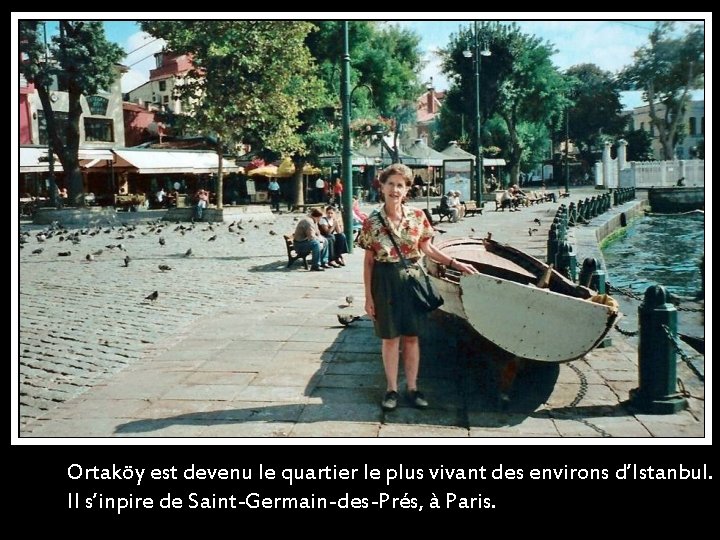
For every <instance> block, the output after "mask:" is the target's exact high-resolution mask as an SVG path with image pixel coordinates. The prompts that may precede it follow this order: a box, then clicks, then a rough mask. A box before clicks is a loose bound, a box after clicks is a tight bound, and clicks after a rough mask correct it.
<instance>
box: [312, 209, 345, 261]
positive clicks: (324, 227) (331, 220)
mask: <svg viewBox="0 0 720 540" xmlns="http://www.w3.org/2000/svg"><path fill="white" fill-rule="evenodd" d="M318 227H319V229H320V233H321V234H322V235H323V236H324V237H325V238H327V239H328V249H329V250H330V251H331V252H330V254H329V256H328V257H329V259H330V263H329V264H330V266H333V267H337V266H338V265H339V266H345V260H344V259H343V255H344V254H345V253H347V252H348V245H347V237H346V236H345V229H344V225H343V221H342V214H341V213H340V212H339V211H337V210H336V209H335V207H334V206H328V207H327V208H325V216H324V217H322V218H320V223H318Z"/></svg>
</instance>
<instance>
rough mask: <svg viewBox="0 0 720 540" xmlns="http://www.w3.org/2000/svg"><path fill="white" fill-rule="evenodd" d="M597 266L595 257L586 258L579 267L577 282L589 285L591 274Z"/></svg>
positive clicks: (585, 285) (584, 285)
mask: <svg viewBox="0 0 720 540" xmlns="http://www.w3.org/2000/svg"><path fill="white" fill-rule="evenodd" d="M597 267H598V262H597V259H595V258H594V257H588V258H586V259H585V260H584V261H583V263H582V268H581V269H580V277H579V278H578V283H579V284H580V285H582V286H583V287H590V284H591V283H592V276H593V274H594V273H595V271H596V270H597ZM598 292H600V291H598Z"/></svg>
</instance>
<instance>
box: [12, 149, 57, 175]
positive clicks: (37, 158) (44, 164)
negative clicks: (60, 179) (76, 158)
mask: <svg viewBox="0 0 720 540" xmlns="http://www.w3.org/2000/svg"><path fill="white" fill-rule="evenodd" d="M53 155H54V154H53ZM49 170H50V164H49V163H48V149H47V147H45V148H43V147H25V148H22V147H21V148H20V172H21V173H31V172H48V171H49ZM53 170H54V171H56V172H59V171H62V170H63V168H62V164H61V163H60V160H59V159H58V158H57V156H55V163H54V164H53Z"/></svg>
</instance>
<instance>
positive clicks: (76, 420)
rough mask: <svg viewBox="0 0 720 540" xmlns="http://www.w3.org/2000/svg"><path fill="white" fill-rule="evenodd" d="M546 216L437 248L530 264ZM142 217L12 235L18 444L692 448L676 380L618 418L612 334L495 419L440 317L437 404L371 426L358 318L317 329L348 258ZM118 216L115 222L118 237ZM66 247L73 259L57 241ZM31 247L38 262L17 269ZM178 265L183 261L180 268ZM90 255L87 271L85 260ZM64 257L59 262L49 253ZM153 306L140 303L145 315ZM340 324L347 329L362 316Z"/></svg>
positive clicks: (371, 353)
mask: <svg viewBox="0 0 720 540" xmlns="http://www.w3.org/2000/svg"><path fill="white" fill-rule="evenodd" d="M413 204H415V205H416V206H422V207H424V206H425V202H424V201H417V202H414V203H413ZM436 204H437V202H436V201H431V202H430V206H434V205H436ZM555 207H556V205H552V204H550V203H546V204H544V205H540V206H534V207H531V208H529V209H524V210H523V211H521V212H519V213H508V212H492V211H490V212H486V214H485V215H483V216H479V217H473V218H467V219H465V220H463V221H461V222H459V223H457V224H446V223H443V224H441V225H439V229H441V230H443V231H445V234H447V235H448V236H463V235H473V236H485V234H486V233H487V232H489V231H490V232H493V238H496V239H498V240H500V241H505V242H511V243H513V244H514V245H516V246H517V247H519V248H521V249H524V250H526V251H527V252H529V253H531V254H533V255H535V256H538V257H539V258H542V257H543V255H544V253H545V240H546V238H547V229H548V227H549V225H550V221H551V218H552V216H553V215H554V211H555ZM368 209H369V208H367V209H366V210H368ZM149 215H152V214H151V213H148V214H145V216H137V215H132V214H130V215H127V217H125V216H123V217H120V216H121V215H120V214H118V223H116V224H114V228H113V227H107V226H104V227H102V228H101V229H100V230H99V231H98V230H97V228H93V229H90V230H88V231H81V230H80V229H73V230H70V231H69V232H68V233H65V232H62V233H60V232H58V231H56V232H55V233H54V235H53V236H52V237H50V238H47V239H46V240H45V241H44V242H39V241H38V238H37V236H36V234H37V233H38V232H40V231H41V230H43V227H40V226H34V225H27V224H23V225H22V227H21V230H23V231H27V232H29V233H30V235H29V236H26V239H27V243H25V244H24V247H23V249H21V250H20V286H19V292H20V295H19V299H20V342H19V347H20V351H19V356H20V429H21V433H22V434H24V435H37V436H112V435H126V436H127V435H131V436H142V435H150V436H158V435H159V436H286V435H292V436H468V435H470V436H511V437H516V436H529V437H536V436H552V437H558V436H560V437H563V436H570V437H576V436H594V437H598V436H621V437H623V436H625V437H647V436H695V437H696V436H702V434H703V432H704V401H703V400H704V385H703V384H702V383H699V382H698V381H697V379H696V378H695V377H694V375H693V374H692V373H690V372H689V371H688V370H687V369H686V367H684V366H683V364H682V363H681V364H680V366H679V371H678V373H679V376H680V377H681V379H682V380H683V382H684V383H685V388H686V390H687V392H688V394H689V395H690V396H692V397H690V402H691V406H690V410H689V411H683V412H682V413H679V414H677V415H672V416H670V417H654V416H651V415H632V414H630V412H629V411H628V410H627V409H626V408H625V407H624V406H623V405H622V403H623V402H624V401H625V400H626V399H627V395H628V391H629V390H630V389H631V388H633V387H635V386H637V382H636V381H637V367H636V357H637V352H636V350H635V347H634V346H633V345H632V344H631V343H630V342H628V341H627V340H626V339H625V338H624V337H623V336H621V335H620V334H618V333H616V332H613V333H612V334H611V336H612V340H613V345H612V346H611V347H609V348H605V349H596V350H595V351H593V352H592V353H590V354H589V355H588V356H587V357H586V358H585V359H582V360H578V361H575V362H572V363H569V364H563V365H560V366H558V365H554V366H550V367H549V368H548V367H538V366H534V367H533V366H530V367H529V368H527V370H526V371H525V372H524V373H521V375H520V376H519V377H518V380H517V382H516V385H515V387H514V390H513V395H512V398H513V401H512V403H511V404H510V406H509V408H507V410H505V411H502V412H498V411H497V403H495V402H494V400H495V399H496V398H497V395H496V393H493V391H492V387H493V381H494V379H495V378H496V377H497V373H496V371H495V369H494V367H493V361H492V359H488V358H486V357H483V354H482V353H481V352H478V351H477V347H474V346H473V344H472V343H470V342H469V341H468V339H467V337H468V333H467V332H466V331H464V330H463V329H462V328H458V327H457V325H456V324H455V322H454V321H452V320H445V318H444V317H443V316H441V315H440V314H438V315H436V316H434V319H433V321H432V322H433V324H430V325H428V328H427V329H426V332H425V333H424V335H423V345H422V352H423V359H422V366H423V368H422V372H421V378H422V384H423V387H424V388H425V389H426V390H428V392H429V393H430V394H431V395H433V396H437V397H438V398H441V399H440V400H441V401H442V403H441V404H440V405H439V406H437V407H435V406H434V407H433V408H432V409H431V410H430V411H425V412H422V413H419V412H418V411H414V410H412V409H409V408H406V407H401V408H400V410H399V411H397V413H396V414H395V413H393V414H392V415H385V414H382V413H381V411H380V410H379V407H378V406H377V399H378V396H379V395H381V393H382V368H381V366H380V365H379V363H378V360H379V342H378V340H377V339H376V338H375V337H374V336H373V333H372V328H371V325H370V324H369V323H368V322H367V321H364V320H363V321H360V322H359V323H357V324H356V325H354V326H353V327H351V328H342V327H339V326H338V325H337V321H336V320H335V316H336V314H337V313H338V310H339V309H340V307H342V306H339V305H338V303H339V302H340V303H342V302H343V300H342V299H343V298H344V297H345V296H346V295H347V294H348V293H349V294H352V295H354V296H355V297H356V298H358V301H360V299H361V298H362V274H361V261H362V255H363V252H362V250H355V252H354V253H353V254H352V255H350V256H348V257H347V260H348V267H347V268H345V269H341V270H332V271H328V272H325V273H323V274H320V273H317V274H316V273H307V272H305V271H303V270H301V269H300V268H299V266H300V263H299V262H296V263H295V266H294V267H293V268H292V269H290V270H287V269H286V264H287V257H286V251H285V246H284V242H283V240H282V234H284V233H289V232H291V231H292V230H293V228H294V224H295V221H296V220H297V219H298V218H299V216H298V215H296V214H283V215H279V216H276V221H275V223H273V224H258V223H253V222H251V221H250V220H249V219H248V220H246V221H245V222H243V223H242V224H241V227H242V229H240V228H238V226H237V225H235V226H229V224H217V225H213V226H212V229H210V227H209V226H208V224H196V225H195V226H194V227H193V228H192V229H186V228H180V227H179V224H176V223H162V224H158V223H157V222H153V223H147V222H141V221H138V219H142V218H143V217H145V218H147V217H148V216H149ZM155 215H157V213H156V214H155ZM130 218H134V222H133V223H127V225H123V224H122V223H121V221H122V220H123V219H126V220H127V219H130ZM535 218H537V219H540V221H541V225H539V226H537V225H533V227H537V228H538V229H539V230H538V231H537V232H536V233H535V234H533V235H532V236H531V235H528V223H535V222H534V219H535ZM182 227H190V224H188V223H185V224H182ZM75 232H78V233H79V234H78V238H79V239H80V242H79V244H76V245H75V244H72V243H71V242H69V241H68V236H69V235H70V234H74V233H75ZM83 232H86V233H87V234H83ZM93 233H96V234H93ZM273 233H275V234H273ZM60 236H63V237H64V238H65V239H64V240H63V241H60ZM161 238H162V239H163V240H164V245H161V243H160V239H161ZM213 238H214V239H213ZM118 244H122V246H121V247H118ZM109 246H114V247H109ZM39 248H42V249H43V251H42V252H41V253H39V254H33V253H32V252H33V250H36V249H39ZM189 249H191V250H192V254H191V255H190V256H185V254H186V252H187V251H188V250H189ZM100 250H102V253H100V254H96V255H93V258H94V260H91V261H88V260H87V259H86V256H87V255H88V254H93V253H97V252H99V251H100ZM66 251H70V255H68V256H60V255H59V253H61V252H66ZM126 256H129V257H130V262H129V264H128V265H127V266H125V263H124V258H125V257H126ZM161 265H166V266H169V267H170V269H169V270H167V269H166V270H161V269H160V268H159V266H161ZM154 291H157V292H158V297H157V300H155V301H151V300H146V299H145V298H146V296H148V295H150V294H151V293H153V292H154ZM352 309H354V310H355V311H357V312H358V313H362V306H357V308H355V307H353V308H352ZM90 390H92V391H90Z"/></svg>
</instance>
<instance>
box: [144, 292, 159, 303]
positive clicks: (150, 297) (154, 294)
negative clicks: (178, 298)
mask: <svg viewBox="0 0 720 540" xmlns="http://www.w3.org/2000/svg"><path fill="white" fill-rule="evenodd" d="M157 297H158V292H157V291H153V292H151V293H150V294H148V295H147V296H146V297H145V300H150V301H151V302H154V301H155V300H157Z"/></svg>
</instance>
